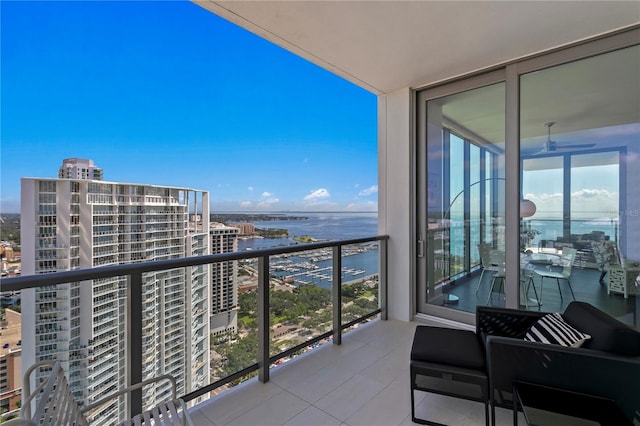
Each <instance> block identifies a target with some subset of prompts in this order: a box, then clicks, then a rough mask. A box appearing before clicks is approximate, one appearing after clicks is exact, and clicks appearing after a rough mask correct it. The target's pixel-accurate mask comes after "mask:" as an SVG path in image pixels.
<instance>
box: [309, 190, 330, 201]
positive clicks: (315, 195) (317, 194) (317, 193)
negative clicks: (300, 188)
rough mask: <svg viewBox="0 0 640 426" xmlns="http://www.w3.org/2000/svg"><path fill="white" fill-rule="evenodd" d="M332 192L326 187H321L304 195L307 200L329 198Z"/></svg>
mask: <svg viewBox="0 0 640 426" xmlns="http://www.w3.org/2000/svg"><path fill="white" fill-rule="evenodd" d="M330 196H331V194H329V191H327V190H326V189H324V188H319V189H316V190H314V191H311V193H310V194H309V195H307V196H306V197H304V199H305V201H311V200H318V199H322V198H329V197H330Z"/></svg>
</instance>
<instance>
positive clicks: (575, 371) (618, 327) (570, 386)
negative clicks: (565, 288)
mask: <svg viewBox="0 0 640 426" xmlns="http://www.w3.org/2000/svg"><path fill="white" fill-rule="evenodd" d="M548 314H549V313H545V312H539V311H525V310H516V309H507V308H497V307H490V306H478V307H477V308H476V331H475V333H474V332H473V331H468V330H457V329H450V328H443V327H431V326H418V327H416V334H415V336H414V342H413V347H412V351H411V363H410V369H411V394H412V419H413V420H414V422H418V423H425V424H433V423H432V422H431V421H430V420H427V419H420V418H416V415H415V407H414V406H413V404H414V397H413V394H414V391H415V390H421V391H426V392H434V393H440V394H445V395H449V396H455V397H460V398H466V399H472V400H476V401H481V402H484V403H485V410H486V409H487V407H490V410H491V415H490V416H488V415H487V416H486V417H487V423H489V419H490V421H491V423H492V424H495V407H504V408H512V407H513V385H514V381H518V382H528V383H534V384H537V385H543V386H548V387H551V388H557V389H562V390H566V391H571V392H578V393H583V394H588V395H593V396H599V397H602V398H607V399H611V400H613V401H614V402H615V404H616V405H617V406H618V407H619V408H620V409H621V410H622V412H623V414H624V416H625V417H626V418H627V419H629V423H630V424H640V332H638V331H637V330H635V329H633V328H631V327H629V326H627V325H625V324H623V323H621V322H620V321H618V320H616V319H615V318H613V317H611V316H609V315H608V314H606V313H604V312H603V311H601V310H599V309H597V308H595V307H594V306H592V305H590V304H588V303H584V302H577V301H574V302H571V303H570V304H569V305H568V306H567V308H566V310H565V311H564V312H563V313H562V315H561V316H562V319H563V320H564V321H565V322H566V323H567V324H569V325H571V326H572V327H573V328H575V329H576V330H578V331H579V332H582V333H585V334H587V335H589V336H590V338H589V339H587V340H586V341H584V342H583V343H582V346H581V347H566V346H562V345H561V344H552V343H543V342H540V341H529V340H526V339H525V336H526V335H527V334H528V333H532V330H533V329H537V328H539V324H540V323H541V322H540V320H541V319H542V318H543V317H545V316H546V315H548ZM546 318H547V319H548V318H549V316H547V317H546ZM528 339H531V336H529V337H528ZM534 340H536V339H535V338H534ZM474 388H475V389H474ZM470 390H471V393H469V391H470Z"/></svg>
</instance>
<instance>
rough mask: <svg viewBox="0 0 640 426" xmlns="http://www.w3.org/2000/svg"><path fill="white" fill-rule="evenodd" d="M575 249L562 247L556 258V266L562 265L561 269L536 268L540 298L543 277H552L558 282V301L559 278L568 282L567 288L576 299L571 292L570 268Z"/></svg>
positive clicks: (573, 259)
mask: <svg viewBox="0 0 640 426" xmlns="http://www.w3.org/2000/svg"><path fill="white" fill-rule="evenodd" d="M576 253H577V250H576V249H574V248H570V247H563V248H562V254H561V255H560V257H559V259H558V266H562V271H552V270H546V271H542V270H536V271H535V273H536V275H538V276H540V299H542V287H543V285H544V279H545V278H553V279H555V280H556V282H557V283H558V293H560V301H562V290H560V280H565V281H566V282H567V284H569V290H570V291H571V296H572V297H573V300H576V296H575V294H573V288H571V280H570V278H571V270H572V269H573V262H575V260H576Z"/></svg>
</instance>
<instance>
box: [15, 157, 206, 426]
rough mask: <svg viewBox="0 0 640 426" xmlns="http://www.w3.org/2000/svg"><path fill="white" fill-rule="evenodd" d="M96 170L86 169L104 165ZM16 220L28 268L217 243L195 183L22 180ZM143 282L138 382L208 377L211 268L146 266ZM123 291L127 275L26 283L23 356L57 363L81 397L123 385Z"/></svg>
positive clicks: (113, 409)
mask: <svg viewBox="0 0 640 426" xmlns="http://www.w3.org/2000/svg"><path fill="white" fill-rule="evenodd" d="M66 161H67V160H65V164H66ZM72 163H73V164H76V163H74V162H73V161H72ZM86 164H87V165H92V162H91V161H88V160H87V161H86ZM63 167H64V165H63ZM89 170H92V173H90V174H89V175H87V174H86V173H85V172H82V173H85V174H84V175H85V176H90V175H92V174H93V171H96V170H99V169H98V168H93V169H89ZM21 218H22V221H21V233H22V269H23V271H24V274H25V275H27V274H28V275H32V274H44V273H48V272H57V271H69V270H75V269H86V268H92V267H96V266H107V265H117V264H129V263H135V262H143V261H153V260H163V259H174V258H182V257H190V256H198V255H206V254H209V252H210V242H209V232H208V230H209V223H208V222H209V221H208V218H209V194H208V192H204V191H197V190H193V189H188V188H173V187H161V186H153V185H138V184H130V183H121V182H106V181H101V180H92V179H89V178H85V179H82V178H80V179H78V178H69V179H47V178H42V179H40V178H23V179H22V181H21ZM192 219H193V220H192ZM142 285H143V318H144V325H143V330H142V336H141V339H142V341H143V354H142V356H143V359H144V360H145V362H144V366H145V368H144V371H143V373H142V376H143V379H146V378H151V377H156V376H158V375H160V374H171V375H173V376H174V377H175V378H176V379H177V383H178V391H179V392H180V393H181V394H184V393H188V392H190V391H192V390H194V389H197V388H199V387H202V386H203V385H204V384H207V383H208V380H209V371H210V367H209V339H210V333H209V320H208V319H209V312H210V306H209V297H210V290H209V286H210V275H209V268H208V266H199V267H195V266H194V267H189V268H181V269H175V270H169V271H160V272H156V273H146V274H144V276H143V283H142ZM126 300H127V280H126V279H125V278H111V279H100V280H94V281H93V283H92V284H91V285H87V283H80V282H75V283H69V284H65V285H58V286H55V287H44V288H39V289H35V290H34V289H31V290H28V291H24V292H23V294H22V347H23V357H24V361H23V365H24V366H30V365H32V364H33V363H35V362H38V361H41V360H45V359H59V360H61V361H62V364H63V367H64V369H65V371H66V372H67V374H68V376H69V381H70V384H71V386H72V390H73V393H74V396H75V398H77V400H78V401H83V402H85V403H89V402H91V401H94V400H95V399H96V398H97V397H99V396H104V395H105V394H108V393H110V392H112V391H114V390H116V389H119V388H122V387H124V385H125V383H124V382H123V381H124V377H126V375H125V374H124V373H125V372H126V369H127V368H128V367H127V359H128V358H129V357H128V354H127V345H126V337H127V336H126V335H127V333H126V332H125V331H126V330H127V328H126V320H127V310H126V306H127V304H126ZM36 380H37V379H36ZM169 392H170V388H169V386H168V384H166V385H164V384H160V385H158V386H155V387H149V388H145V391H144V392H143V404H145V406H153V405H155V403H156V401H162V400H164V399H166V397H167V395H168V394H169ZM124 413H125V406H124V401H122V400H121V401H119V400H115V401H114V402H113V403H111V404H109V405H107V406H105V407H102V409H101V410H100V412H99V413H97V415H96V421H95V424H105V425H106V424H113V421H114V419H120V420H121V421H122V420H124V417H123V416H124Z"/></svg>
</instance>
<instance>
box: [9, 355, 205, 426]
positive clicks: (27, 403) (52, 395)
mask: <svg viewBox="0 0 640 426" xmlns="http://www.w3.org/2000/svg"><path fill="white" fill-rule="evenodd" d="M41 367H45V368H47V367H48V368H51V372H50V373H49V375H48V376H47V377H46V378H45V379H44V380H43V381H42V383H40V384H39V385H38V386H37V387H36V389H35V390H34V391H33V392H31V389H30V383H29V380H30V376H31V373H33V371H34V370H36V369H37V368H41ZM161 380H168V381H169V382H170V383H171V387H172V392H173V393H172V398H173V399H172V400H171V401H168V402H165V403H162V404H159V405H157V406H156V407H154V408H152V409H151V410H148V411H145V412H144V413H141V414H138V415H137V416H135V417H134V418H133V419H131V420H129V421H126V422H124V423H121V424H120V425H135V426H142V425H156V426H157V425H165V426H169V425H171V426H174V425H175V426H178V425H179V426H193V422H192V421H191V419H190V418H189V412H188V411H187V407H186V405H185V403H184V401H183V400H182V399H180V398H177V396H176V381H175V379H174V378H173V377H172V376H169V375H166V374H165V375H162V376H158V377H155V378H153V379H149V380H144V381H142V382H140V383H138V384H135V385H133V386H129V387H128V388H126V389H123V390H121V391H118V392H115V393H113V394H111V395H109V396H107V397H104V398H101V399H99V400H97V401H95V402H93V403H92V404H90V405H88V406H86V407H83V408H80V406H79V405H78V403H77V402H76V401H75V400H74V398H73V394H72V393H71V388H70V387H69V384H68V382H67V379H66V377H65V375H64V370H63V369H62V366H61V365H60V361H42V362H38V363H36V364H34V365H32V366H31V367H29V369H28V370H27V371H26V372H25V375H24V381H23V395H25V399H24V400H23V401H22V408H21V409H20V417H19V418H18V419H15V420H11V421H9V422H8V423H5V424H6V425H7V426H26V425H29V426H34V425H49V426H57V425H59V426H89V421H88V420H87V417H86V415H87V413H90V412H91V411H92V410H94V409H95V408H97V407H100V406H101V405H104V404H106V403H107V402H109V401H110V400H112V399H114V398H117V397H119V396H121V395H124V394H127V393H130V392H132V391H134V390H136V389H140V388H142V387H144V386H146V385H148V384H150V383H154V382H158V381H161ZM38 395H39V398H40V399H39V401H38V403H37V404H36V407H35V411H34V412H33V414H32V413H31V403H32V401H33V400H34V398H37V397H38Z"/></svg>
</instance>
